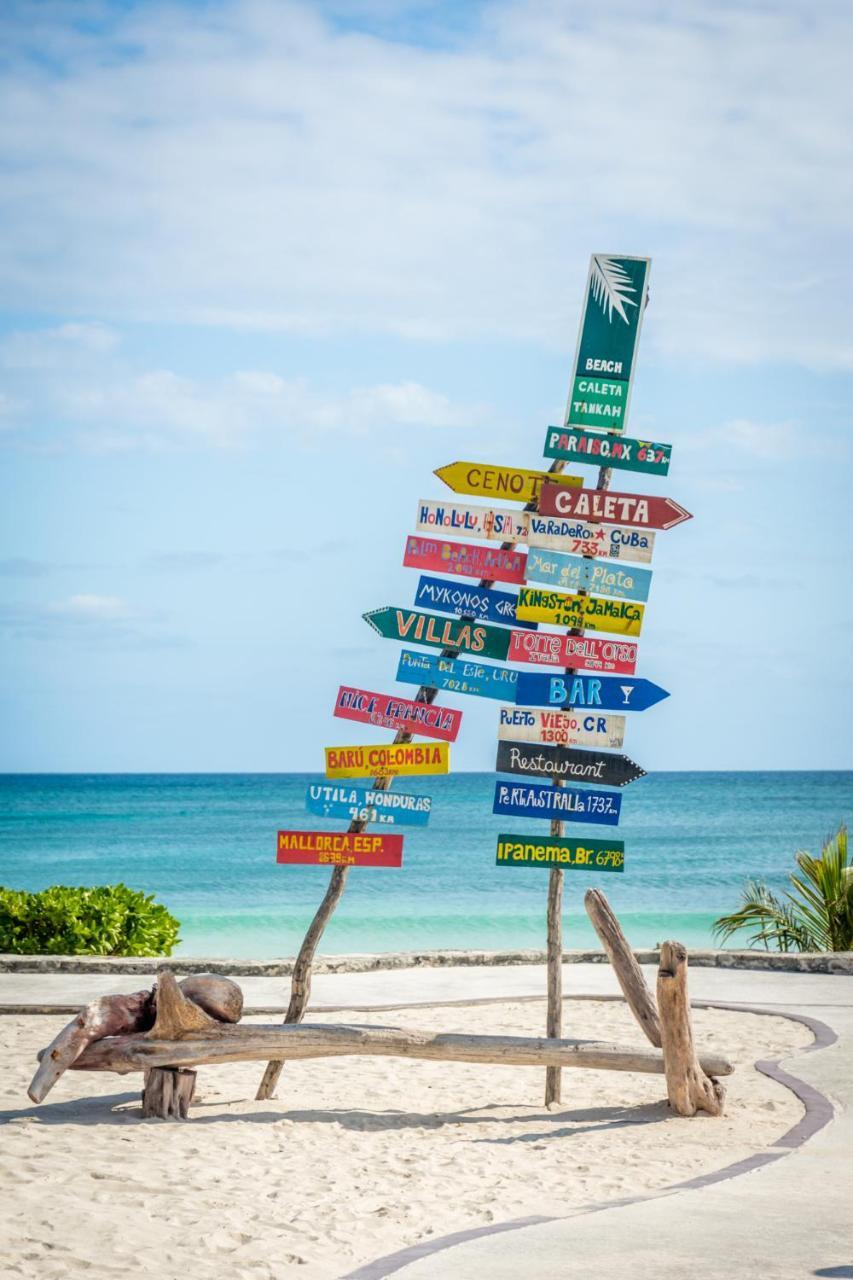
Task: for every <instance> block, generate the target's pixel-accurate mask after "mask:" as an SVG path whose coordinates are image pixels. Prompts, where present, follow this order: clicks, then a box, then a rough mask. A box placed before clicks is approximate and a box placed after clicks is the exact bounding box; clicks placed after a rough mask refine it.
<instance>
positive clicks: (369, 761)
mask: <svg viewBox="0 0 853 1280" xmlns="http://www.w3.org/2000/svg"><path fill="white" fill-rule="evenodd" d="M325 750H326V777H327V778H396V777H399V776H400V775H402V774H419V773H447V772H448V770H449V769H450V747H449V746H448V745H447V743H446V742H389V743H387V744H386V745H385V746H379V747H326V749H325Z"/></svg>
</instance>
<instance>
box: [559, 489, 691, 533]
mask: <svg viewBox="0 0 853 1280" xmlns="http://www.w3.org/2000/svg"><path fill="white" fill-rule="evenodd" d="M539 510H540V512H541V513H542V515H545V516H574V517H575V518H576V519H578V520H602V521H603V522H604V523H605V524H619V525H626V526H628V527H629V528H638V529H672V528H674V526H675V525H677V524H681V523H682V521H684V520H692V519H693V517H692V515H691V514H690V512H689V511H687V510H685V508H684V507H682V506H681V504H680V503H678V502H676V501H675V500H674V499H673V498H654V497H652V496H651V495H650V494H643V493H614V492H613V490H612V489H561V488H560V486H559V485H556V484H544V485H543V486H542V493H541V495H540V498H539Z"/></svg>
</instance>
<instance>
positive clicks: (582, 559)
mask: <svg viewBox="0 0 853 1280" xmlns="http://www.w3.org/2000/svg"><path fill="white" fill-rule="evenodd" d="M527 580H528V582H547V583H548V585H549V586H552V587H559V588H560V589H561V590H568V591H591V592H592V594H593V595H596V596H613V597H615V598H616V599H617V600H648V598H649V587H650V586H651V583H652V571H651V569H637V568H635V567H634V566H633V565H629V566H628V567H627V568H626V567H623V566H622V565H613V564H604V563H602V561H600V560H588V559H587V558H586V556H570V555H566V554H565V552H562V551H544V550H542V549H541V548H540V547H531V549H530V552H529V554H528V556H527Z"/></svg>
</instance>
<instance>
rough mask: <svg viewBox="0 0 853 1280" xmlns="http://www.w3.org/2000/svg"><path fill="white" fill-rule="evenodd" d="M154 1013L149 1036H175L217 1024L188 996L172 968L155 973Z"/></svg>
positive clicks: (166, 1038) (203, 1029) (175, 1037)
mask: <svg viewBox="0 0 853 1280" xmlns="http://www.w3.org/2000/svg"><path fill="white" fill-rule="evenodd" d="M156 1010H157V1011H156V1016H155V1018H154V1026H153V1027H152V1028H151V1030H150V1031H149V1032H148V1035H149V1036H150V1037H151V1039H152V1040H175V1039H177V1038H178V1037H179V1036H183V1035H188V1034H189V1033H190V1032H191V1031H207V1030H209V1029H210V1028H211V1027H216V1026H220V1025H221V1023H218V1022H217V1021H216V1019H215V1018H211V1016H210V1014H209V1013H205V1011H204V1009H201V1008H200V1007H199V1006H198V1005H197V1004H195V1003H194V1001H192V1000H188V999H187V997H186V996H185V995H184V993H183V991H182V990H181V988H180V987H179V986H178V983H177V980H176V978H175V975H174V974H173V973H172V970H171V969H161V970H160V972H159V973H158V974H157V992H156Z"/></svg>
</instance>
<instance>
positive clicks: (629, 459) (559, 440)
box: [543, 427, 672, 476]
mask: <svg viewBox="0 0 853 1280" xmlns="http://www.w3.org/2000/svg"><path fill="white" fill-rule="evenodd" d="M543 452H544V454H545V457H546V458H562V459H564V460H565V461H566V462H588V463H590V464H592V465H594V466H600V467H618V468H620V469H621V470H623V471H645V472H646V474H647V475H650V476H665V475H666V473H667V472H668V471H669V463H670V458H671V455H672V445H671V444H657V443H655V442H654V441H652V440H631V439H630V438H629V437H628V436H610V435H602V434H601V433H600V432H598V431H581V430H579V429H578V430H575V429H573V428H571V427H549V428H548V433H547V435H546V436H545V449H544V451H543Z"/></svg>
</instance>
